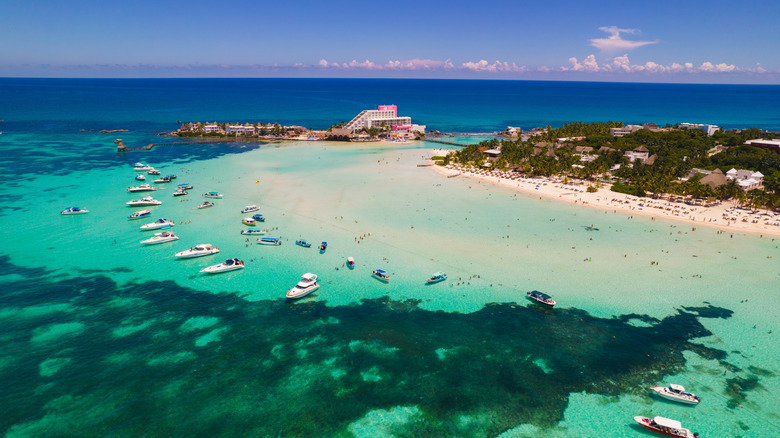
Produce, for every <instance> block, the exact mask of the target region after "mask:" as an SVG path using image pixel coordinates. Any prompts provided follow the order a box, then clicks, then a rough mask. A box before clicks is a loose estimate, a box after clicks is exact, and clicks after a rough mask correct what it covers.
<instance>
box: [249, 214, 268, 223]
mask: <svg viewBox="0 0 780 438" xmlns="http://www.w3.org/2000/svg"><path fill="white" fill-rule="evenodd" d="M252 219H254V220H256V221H258V222H265V217H263V215H262V214H255V215H252Z"/></svg>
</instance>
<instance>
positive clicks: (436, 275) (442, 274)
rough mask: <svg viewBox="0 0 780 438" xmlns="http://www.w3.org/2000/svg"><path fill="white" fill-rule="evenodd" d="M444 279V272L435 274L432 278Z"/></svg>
mask: <svg viewBox="0 0 780 438" xmlns="http://www.w3.org/2000/svg"><path fill="white" fill-rule="evenodd" d="M436 277H444V272H434V273H433V275H431V278H436Z"/></svg>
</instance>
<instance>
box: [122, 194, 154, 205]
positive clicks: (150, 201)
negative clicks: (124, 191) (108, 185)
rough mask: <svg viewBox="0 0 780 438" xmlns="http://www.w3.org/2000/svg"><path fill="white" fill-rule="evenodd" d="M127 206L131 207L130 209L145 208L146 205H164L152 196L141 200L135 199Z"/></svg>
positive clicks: (128, 202)
mask: <svg viewBox="0 0 780 438" xmlns="http://www.w3.org/2000/svg"><path fill="white" fill-rule="evenodd" d="M125 204H127V205H129V206H130V207H143V206H144V205H160V204H162V201H158V200H156V199H154V198H152V197H151V196H144V197H143V198H141V199H133V200H132V201H127V202H125Z"/></svg>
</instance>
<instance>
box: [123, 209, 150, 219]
mask: <svg viewBox="0 0 780 438" xmlns="http://www.w3.org/2000/svg"><path fill="white" fill-rule="evenodd" d="M151 215H152V212H151V211H149V210H138V211H136V212H135V213H133V214H131V215H130V216H128V217H127V219H128V220H131V221H132V220H135V219H143V218H145V217H149V216H151Z"/></svg>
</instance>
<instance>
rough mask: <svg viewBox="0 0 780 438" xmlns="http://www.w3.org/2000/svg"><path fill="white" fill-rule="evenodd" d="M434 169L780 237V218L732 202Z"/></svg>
mask: <svg viewBox="0 0 780 438" xmlns="http://www.w3.org/2000/svg"><path fill="white" fill-rule="evenodd" d="M449 152H451V150H449V149H432V150H431V151H430V153H431V155H432V156H443V155H446V154H447V153H449ZM430 168H432V169H433V170H434V171H436V172H438V173H440V174H442V175H445V176H448V177H455V176H457V177H465V178H474V179H477V180H480V181H486V182H488V183H491V184H497V185H501V186H504V187H507V188H509V189H512V190H516V191H519V192H523V193H528V194H534V195H538V196H539V197H542V198H549V199H557V200H559V201H563V202H568V203H570V204H577V205H583V206H586V207H592V208H598V209H602V210H607V211H612V212H614V213H624V214H628V215H642V216H649V217H653V218H663V219H670V220H673V221H677V222H683V223H687V224H690V225H691V226H692V227H698V226H703V227H710V228H717V229H720V230H724V231H729V232H737V233H751V234H758V235H765V236H773V237H780V215H777V214H772V213H771V212H767V211H766V210H753V211H750V210H746V209H742V208H739V206H738V205H737V204H736V203H735V202H731V201H726V202H719V203H718V204H717V205H714V206H707V207H704V206H700V205H688V204H685V203H682V202H672V201H670V200H668V199H661V198H659V199H652V198H638V197H636V196H631V195H626V194H624V193H617V192H613V191H611V190H610V189H609V186H608V185H606V184H605V185H602V187H600V188H599V189H598V191H596V192H588V191H587V190H586V189H587V187H588V185H590V184H592V182H590V181H582V180H577V179H574V178H569V182H568V183H564V182H563V178H560V177H528V176H525V177H521V176H519V174H515V173H512V172H503V171H498V170H490V169H474V168H464V167H460V166H457V165H448V166H444V167H443V166H436V165H433V166H430Z"/></svg>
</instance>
